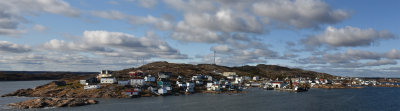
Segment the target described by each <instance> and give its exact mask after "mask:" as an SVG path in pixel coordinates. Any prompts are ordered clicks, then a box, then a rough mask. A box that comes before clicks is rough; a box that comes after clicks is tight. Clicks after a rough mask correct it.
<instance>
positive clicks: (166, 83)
mask: <svg viewBox="0 0 400 111" xmlns="http://www.w3.org/2000/svg"><path fill="white" fill-rule="evenodd" d="M157 85H158V86H159V87H170V86H171V82H167V81H158V82H157Z"/></svg>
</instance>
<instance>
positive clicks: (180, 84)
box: [176, 81, 186, 87]
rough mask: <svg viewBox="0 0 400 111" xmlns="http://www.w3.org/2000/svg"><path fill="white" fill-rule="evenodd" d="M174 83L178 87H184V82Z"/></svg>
mask: <svg viewBox="0 0 400 111" xmlns="http://www.w3.org/2000/svg"><path fill="white" fill-rule="evenodd" d="M176 84H177V85H178V87H186V83H185V82H180V81H176Z"/></svg>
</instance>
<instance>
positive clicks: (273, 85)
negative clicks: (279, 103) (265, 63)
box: [272, 81, 284, 88]
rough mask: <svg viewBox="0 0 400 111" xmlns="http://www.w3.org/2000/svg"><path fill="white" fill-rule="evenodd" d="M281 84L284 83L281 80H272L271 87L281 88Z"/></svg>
mask: <svg viewBox="0 0 400 111" xmlns="http://www.w3.org/2000/svg"><path fill="white" fill-rule="evenodd" d="M283 86H284V84H283V82H281V81H275V82H272V87H274V88H282V87H283Z"/></svg>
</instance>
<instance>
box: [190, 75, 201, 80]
mask: <svg viewBox="0 0 400 111" xmlns="http://www.w3.org/2000/svg"><path fill="white" fill-rule="evenodd" d="M202 78H203V76H202V75H195V76H192V81H199V80H201V79H202Z"/></svg>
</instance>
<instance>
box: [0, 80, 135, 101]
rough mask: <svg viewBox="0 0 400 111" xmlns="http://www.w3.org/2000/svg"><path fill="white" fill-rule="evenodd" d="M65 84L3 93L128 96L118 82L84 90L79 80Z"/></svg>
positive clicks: (11, 94) (46, 85)
mask: <svg viewBox="0 0 400 111" xmlns="http://www.w3.org/2000/svg"><path fill="white" fill-rule="evenodd" d="M65 82H66V84H65V85H63V86H60V85H57V84H56V83H57V81H53V82H50V83H48V84H45V85H42V86H38V87H36V88H33V89H19V90H17V91H15V92H12V93H9V94H5V95H2V97H7V96H25V97H54V98H128V97H129V96H127V95H125V94H124V92H123V91H124V90H125V87H120V86H118V85H116V84H103V85H101V88H100V89H90V90H84V89H83V85H81V84H79V81H78V80H66V81H65Z"/></svg>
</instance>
